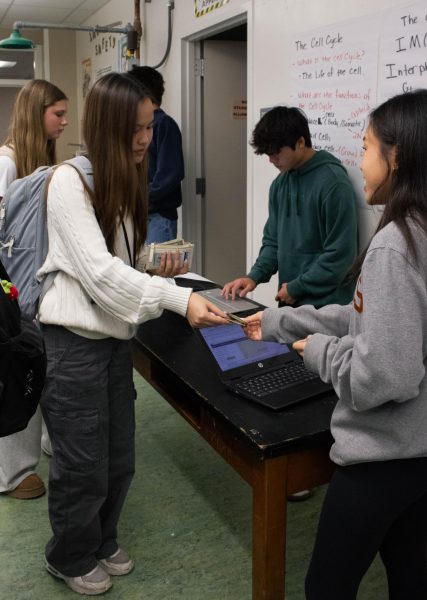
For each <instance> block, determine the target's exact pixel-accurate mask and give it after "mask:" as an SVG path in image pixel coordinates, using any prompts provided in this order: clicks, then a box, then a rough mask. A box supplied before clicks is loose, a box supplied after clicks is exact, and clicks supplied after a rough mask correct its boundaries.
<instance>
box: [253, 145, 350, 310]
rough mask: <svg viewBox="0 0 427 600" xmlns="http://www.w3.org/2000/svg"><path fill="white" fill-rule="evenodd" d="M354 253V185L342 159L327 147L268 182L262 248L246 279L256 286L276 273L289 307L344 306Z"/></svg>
mask: <svg viewBox="0 0 427 600" xmlns="http://www.w3.org/2000/svg"><path fill="white" fill-rule="evenodd" d="M356 253H357V216H356V203H355V195H354V190H353V187H352V185H351V183H350V180H349V178H348V175H347V172H346V170H345V168H344V167H343V166H342V164H341V163H340V161H339V160H338V159H337V158H335V157H334V156H332V154H330V153H329V152H326V151H325V150H320V151H319V152H316V154H314V156H313V157H312V158H311V159H310V160H308V161H307V162H306V163H304V164H303V165H302V166H301V167H299V168H298V169H292V170H291V171H287V172H285V173H281V174H280V175H279V176H278V177H277V178H276V179H275V180H274V181H273V183H272V184H271V187H270V197H269V206H268V220H267V223H266V224H265V227H264V233H263V240H262V247H261V250H260V253H259V256H258V258H257V260H256V262H255V264H254V266H253V267H252V269H251V271H250V273H249V274H248V277H250V278H251V279H253V280H254V281H255V282H256V283H257V284H258V283H263V282H266V281H269V280H270V278H271V276H272V275H273V274H274V273H276V272H277V271H278V272H279V289H280V287H281V286H282V284H283V283H287V286H288V293H289V294H290V295H291V296H292V297H293V298H295V299H296V303H295V304H294V305H293V306H301V305H303V304H312V305H314V306H316V307H319V306H324V305H326V304H347V303H348V302H350V301H351V299H352V297H353V289H354V285H353V284H346V285H343V280H344V278H345V275H346V273H347V271H348V269H349V267H350V266H351V264H352V263H353V261H354V259H355V257H356Z"/></svg>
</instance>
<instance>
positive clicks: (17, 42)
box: [0, 21, 138, 54]
mask: <svg viewBox="0 0 427 600" xmlns="http://www.w3.org/2000/svg"><path fill="white" fill-rule="evenodd" d="M29 28H30V29H69V30H71V31H90V32H105V33H122V34H126V35H127V50H128V52H130V53H132V54H133V53H134V52H135V51H136V50H137V49H138V33H137V31H136V29H135V28H134V27H133V26H132V25H131V24H130V23H128V24H127V25H126V26H125V27H113V26H111V25H106V26H102V25H93V26H90V25H87V26H86V25H66V24H65V25H63V24H60V23H32V22H28V21H15V23H14V24H13V30H12V33H11V34H10V36H9V37H8V38H6V39H4V40H0V48H6V49H11V50H28V49H29V48H34V46H35V44H34V43H33V42H32V41H31V40H29V39H27V38H24V37H23V36H22V35H21V32H20V30H21V29H29Z"/></svg>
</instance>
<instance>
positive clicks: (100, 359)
mask: <svg viewBox="0 0 427 600" xmlns="http://www.w3.org/2000/svg"><path fill="white" fill-rule="evenodd" d="M43 334H44V338H45V343H46V352H47V359H48V369H47V380H46V386H45V390H44V393H43V398H42V400H41V406H42V410H43V416H44V418H45V421H46V425H47V428H48V431H49V435H50V438H51V441H52V449H53V456H52V458H51V462H50V472H49V518H50V523H51V527H52V531H53V537H52V538H51V540H50V541H49V543H48V544H47V547H46V558H47V560H48V562H49V563H50V564H51V565H52V566H53V567H55V568H56V569H57V570H58V571H60V572H61V573H62V574H64V575H67V576H70V577H76V576H78V575H84V574H85V573H87V572H89V571H90V570H92V569H93V568H94V567H95V566H96V564H97V559H101V558H106V557H107V556H110V555H111V554H113V553H114V552H115V551H116V550H117V548H118V544H117V523H118V520H119V516H120V512H121V509H122V506H123V503H124V500H125V498H126V494H127V491H128V489H129V485H130V482H131V480H132V477H133V474H134V470H135V456H134V455H135V452H134V430H135V417H134V399H135V390H134V386H133V380H132V362H131V358H130V351H129V343H128V342H127V341H121V340H115V339H112V338H107V339H102V340H90V339H87V338H83V337H81V336H79V335H75V334H74V333H71V332H70V331H68V330H66V329H64V328H62V327H56V326H46V325H45V326H43Z"/></svg>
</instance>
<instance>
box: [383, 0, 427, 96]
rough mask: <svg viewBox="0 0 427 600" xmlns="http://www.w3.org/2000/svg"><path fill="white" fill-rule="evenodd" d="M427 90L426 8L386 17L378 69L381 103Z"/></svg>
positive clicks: (399, 11)
mask: <svg viewBox="0 0 427 600" xmlns="http://www.w3.org/2000/svg"><path fill="white" fill-rule="evenodd" d="M426 87H427V5H426V3H425V2H423V3H418V4H413V5H412V6H409V7H404V8H399V9H394V10H392V11H390V12H388V13H387V14H386V15H385V18H384V20H383V30H382V34H381V46H380V60H379V69H378V100H379V102H382V101H384V100H386V99H387V98H390V97H391V96H394V95H395V94H398V93H402V92H410V91H412V90H415V89H417V88H426Z"/></svg>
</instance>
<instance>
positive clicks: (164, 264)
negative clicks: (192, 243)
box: [148, 252, 188, 277]
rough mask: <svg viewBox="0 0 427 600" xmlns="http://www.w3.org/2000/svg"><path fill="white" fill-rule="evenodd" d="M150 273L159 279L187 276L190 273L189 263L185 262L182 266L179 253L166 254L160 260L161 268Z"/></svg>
mask: <svg viewBox="0 0 427 600" xmlns="http://www.w3.org/2000/svg"><path fill="white" fill-rule="evenodd" d="M148 272H149V273H150V274H151V275H158V276H159V277H175V275H185V274H186V273H188V262H187V261H186V260H185V261H184V263H183V264H180V258H179V252H165V253H164V254H163V255H162V257H161V259H160V266H159V267H157V269H153V270H150V271H148Z"/></svg>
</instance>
